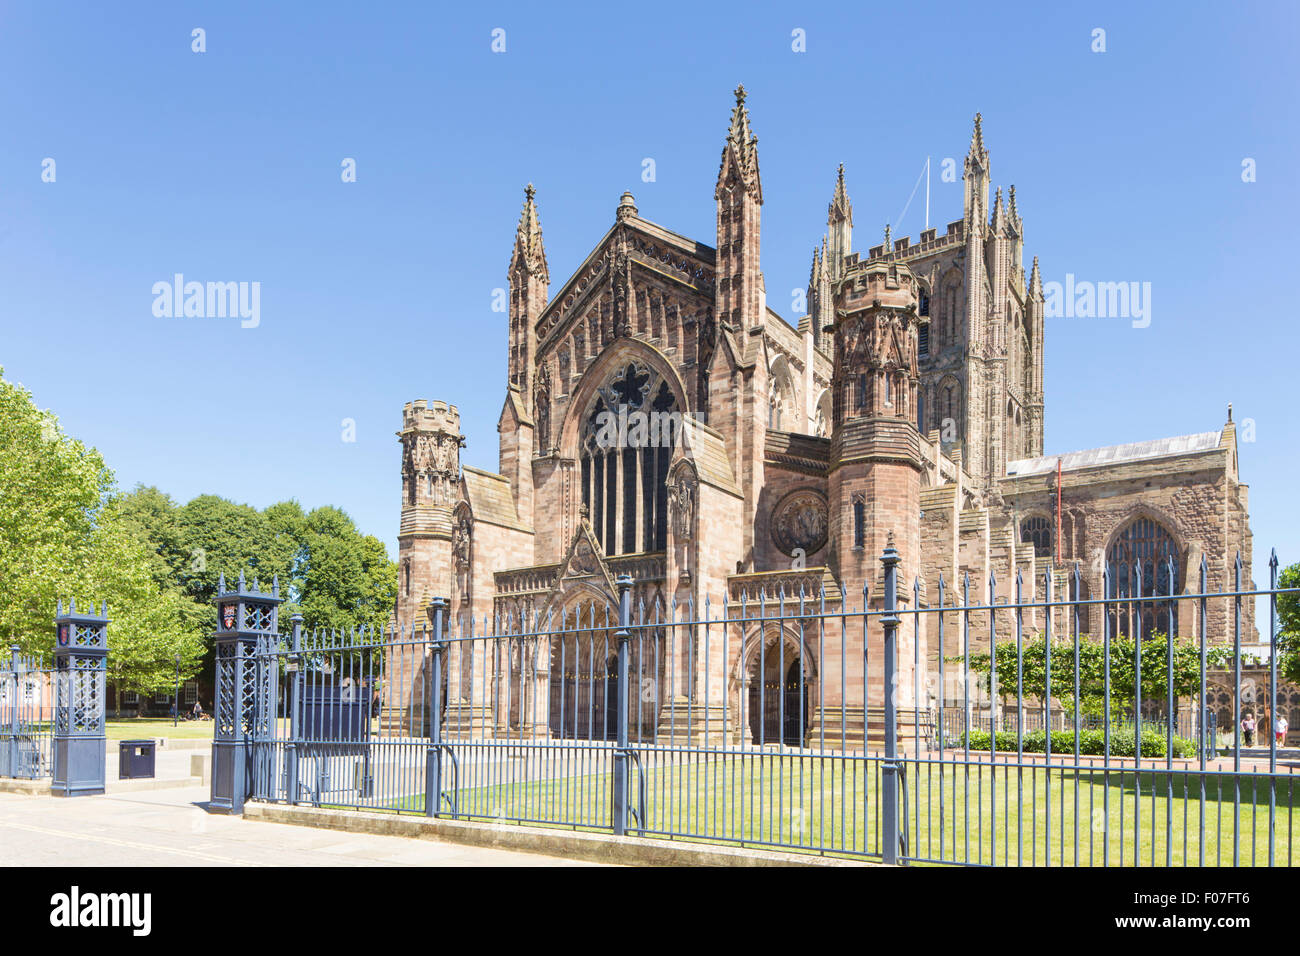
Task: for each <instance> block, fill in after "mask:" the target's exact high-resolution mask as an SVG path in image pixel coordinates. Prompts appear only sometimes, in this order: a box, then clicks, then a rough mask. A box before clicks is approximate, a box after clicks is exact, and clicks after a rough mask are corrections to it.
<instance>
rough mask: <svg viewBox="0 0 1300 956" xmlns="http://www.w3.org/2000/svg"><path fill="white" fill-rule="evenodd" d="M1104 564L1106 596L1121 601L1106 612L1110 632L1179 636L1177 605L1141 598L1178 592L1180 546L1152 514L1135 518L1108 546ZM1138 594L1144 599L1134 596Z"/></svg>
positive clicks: (1146, 635)
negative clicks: (1109, 621)
mask: <svg viewBox="0 0 1300 956" xmlns="http://www.w3.org/2000/svg"><path fill="white" fill-rule="evenodd" d="M1171 559H1172V562H1171ZM1106 566H1107V568H1108V570H1109V572H1110V588H1109V591H1110V593H1109V594H1107V595H1106V596H1107V598H1108V599H1110V600H1113V601H1119V602H1122V603H1119V604H1116V605H1115V606H1114V607H1112V608H1111V610H1110V619H1111V633H1112V634H1126V635H1131V634H1141V636H1142V637H1144V638H1145V637H1150V636H1151V635H1152V634H1153V633H1155V632H1157V631H1159V632H1161V633H1165V632H1172V633H1174V634H1177V632H1178V603H1177V602H1176V601H1174V602H1171V601H1168V600H1163V601H1162V600H1145V599H1146V598H1148V597H1150V598H1159V597H1162V596H1167V595H1169V594H1170V593H1171V590H1172V592H1173V593H1175V594H1176V593H1178V548H1177V545H1176V544H1175V543H1174V539H1173V536H1172V535H1171V534H1170V533H1169V532H1168V531H1167V530H1165V528H1164V527H1163V526H1162V525H1160V524H1159V523H1158V522H1156V521H1153V520H1151V519H1150V518H1138V519H1137V520H1135V521H1133V522H1132V523H1131V524H1130V525H1129V526H1128V527H1126V528H1125V529H1124V530H1123V531H1122V532H1120V534H1119V535H1118V536H1117V537H1116V538H1115V541H1114V543H1113V544H1112V545H1111V546H1110V550H1109V551H1108V552H1107V553H1106ZM1171 568H1172V572H1173V573H1172V576H1171V574H1170V571H1171ZM1137 597H1140V598H1143V600H1136V601H1135V600H1132V599H1133V598H1137ZM1171 615H1172V621H1171Z"/></svg>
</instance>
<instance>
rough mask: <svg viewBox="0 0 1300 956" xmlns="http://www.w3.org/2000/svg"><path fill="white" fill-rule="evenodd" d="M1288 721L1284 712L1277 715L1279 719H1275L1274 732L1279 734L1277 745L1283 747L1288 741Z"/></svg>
mask: <svg viewBox="0 0 1300 956" xmlns="http://www.w3.org/2000/svg"><path fill="white" fill-rule="evenodd" d="M1286 731H1287V722H1286V717H1284V716H1283V715H1282V714H1278V715H1277V720H1275V721H1273V733H1274V734H1276V735H1277V745H1278V746H1279V747H1281V746H1282V745H1283V744H1284V743H1286Z"/></svg>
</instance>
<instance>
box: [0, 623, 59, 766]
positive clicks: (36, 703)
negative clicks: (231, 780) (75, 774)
mask: <svg viewBox="0 0 1300 956" xmlns="http://www.w3.org/2000/svg"><path fill="white" fill-rule="evenodd" d="M54 708H55V684H54V671H53V669H52V668H49V667H46V666H45V665H44V663H43V662H42V661H41V659H40V658H36V657H29V656H26V655H23V654H21V653H20V652H19V648H18V646H17V645H14V646H13V647H11V648H10V656H9V659H8V660H7V661H3V662H0V777H17V778H22V779H27V780H36V779H39V778H41V777H48V776H50V775H51V773H52V772H53V742H54Z"/></svg>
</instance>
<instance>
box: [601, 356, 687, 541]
mask: <svg viewBox="0 0 1300 956" xmlns="http://www.w3.org/2000/svg"><path fill="white" fill-rule="evenodd" d="M680 428H681V410H680V409H679V408H678V407H677V399H676V396H675V395H674V394H673V391H672V389H671V388H669V386H668V383H667V382H666V381H664V380H663V378H662V377H660V376H659V375H658V374H657V373H656V372H654V371H653V370H652V369H650V368H647V367H646V366H644V365H641V364H640V363H638V362H631V363H629V364H628V365H626V366H623V367H622V368H620V369H619V370H618V371H617V372H615V373H614V375H613V376H611V378H610V379H609V380H608V381H607V382H606V383H605V384H604V385H602V386H601V387H600V388H599V389H597V392H596V398H595V400H594V401H593V402H592V405H591V410H590V412H589V413H588V415H587V418H586V420H585V422H584V423H583V429H582V446H581V450H580V457H581V463H582V502H583V504H585V505H586V506H587V512H588V514H589V515H590V517H591V526H592V528H593V530H594V531H595V532H596V538H597V540H599V542H600V546H601V548H602V549H603V550H604V552H605V553H606V554H607V555H617V554H636V553H638V552H644V551H662V550H664V549H665V548H666V547H667V546H668V464H669V461H670V460H671V458H672V452H673V446H674V445H675V444H676V442H677V438H678V433H679V430H680Z"/></svg>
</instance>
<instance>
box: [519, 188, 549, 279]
mask: <svg viewBox="0 0 1300 956" xmlns="http://www.w3.org/2000/svg"><path fill="white" fill-rule="evenodd" d="M536 195H537V190H536V189H535V188H534V187H533V184H532V183H529V184H528V185H527V186H525V187H524V208H523V211H522V212H520V214H519V226H518V228H517V229H516V230H515V246H516V248H517V249H518V250H519V252H520V253H521V254H522V255H523V258H524V261H525V263H527V265H528V267H529V268H530V269H533V270H534V271H537V270H538V269H539V268H540V270H541V271H543V272H544V271H545V270H546V251H545V249H544V248H543V246H542V224H541V222H540V221H539V220H538V218H537V203H536V202H535V197H536Z"/></svg>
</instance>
